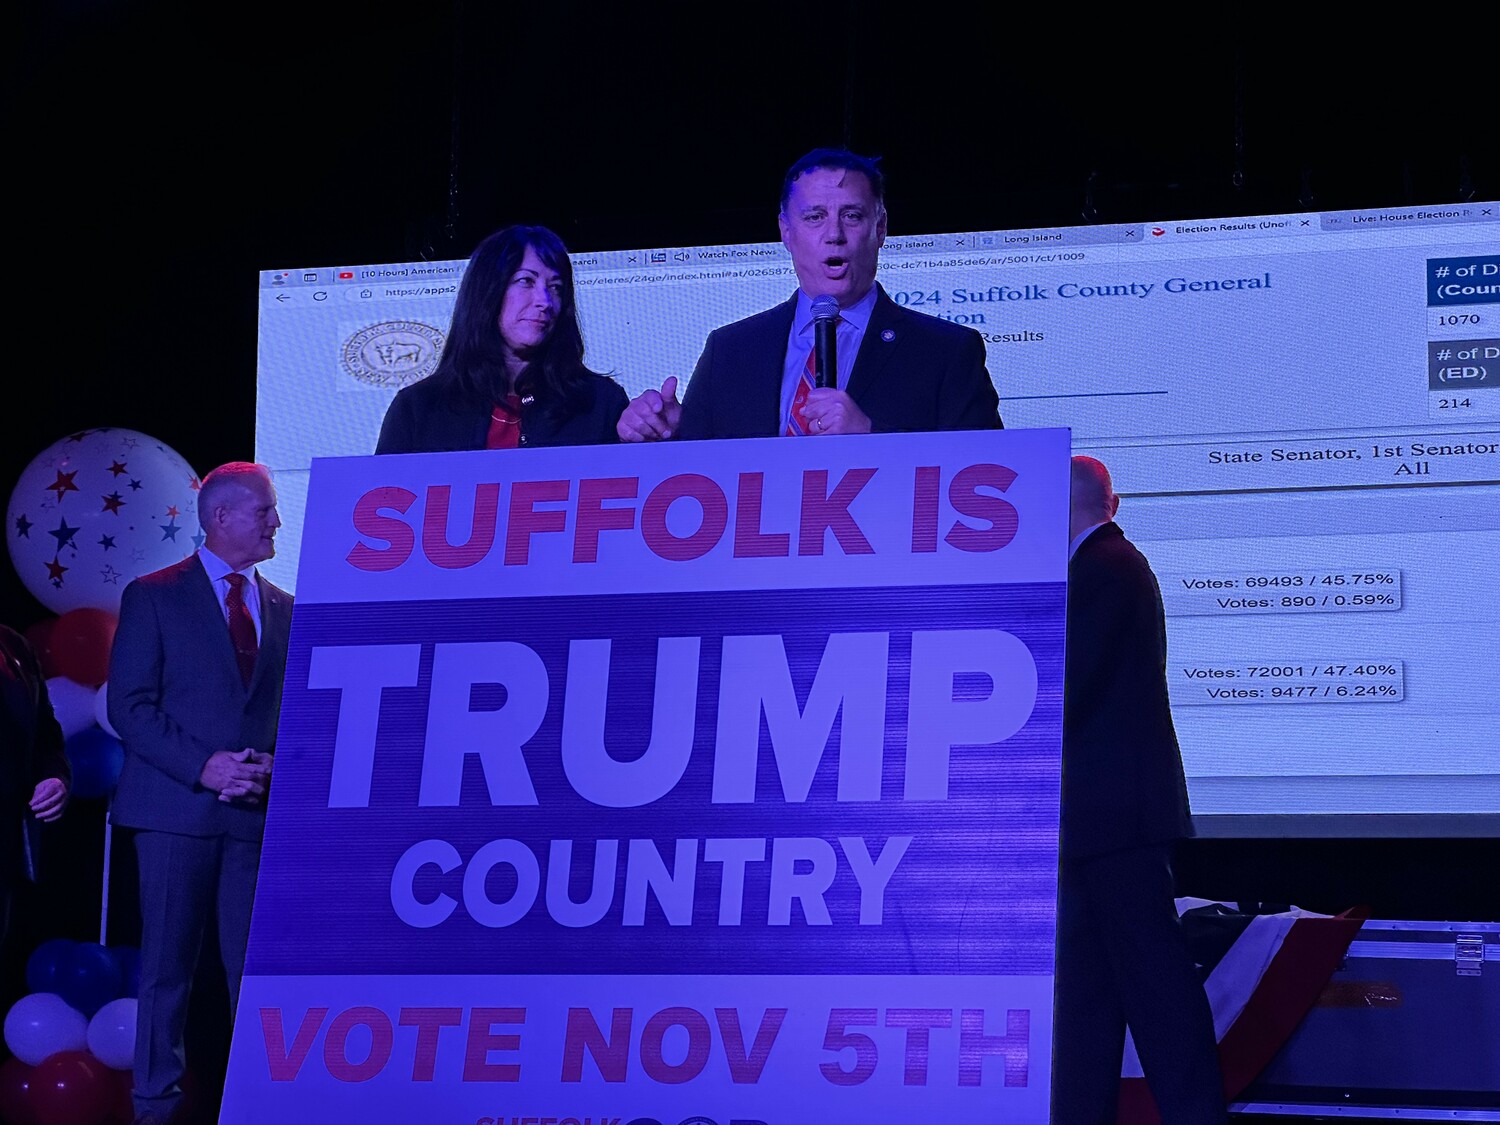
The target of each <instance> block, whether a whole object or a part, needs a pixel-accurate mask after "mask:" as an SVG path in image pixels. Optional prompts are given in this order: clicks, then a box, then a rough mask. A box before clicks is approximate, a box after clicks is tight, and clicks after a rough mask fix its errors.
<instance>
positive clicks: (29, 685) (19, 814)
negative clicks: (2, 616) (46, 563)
mask: <svg viewBox="0 0 1500 1125" xmlns="http://www.w3.org/2000/svg"><path fill="white" fill-rule="evenodd" d="M0 704H3V706H0V884H3V885H6V886H9V885H12V884H13V883H14V882H15V881H16V880H17V879H19V878H21V877H26V878H30V879H35V878H36V877H37V874H38V870H37V865H38V862H39V860H40V853H41V837H42V833H41V823H40V822H39V821H38V820H37V819H36V817H35V816H33V815H32V813H31V810H30V808H28V802H29V801H30V800H31V794H32V793H33V792H34V791H35V790H36V787H37V783H38V782H40V781H43V780H45V779H46V778H49V777H60V778H62V780H63V781H64V782H71V781H72V777H73V771H72V769H71V768H70V767H69V765H68V757H67V754H65V753H64V751H63V732H62V727H61V726H60V725H58V722H57V716H56V715H55V714H53V711H52V700H51V699H50V698H49V697H48V695H47V681H46V677H45V675H44V673H43V672H42V665H41V661H40V660H39V659H38V658H37V655H36V650H35V649H33V648H32V647H31V644H30V642H28V641H27V640H26V638H25V637H24V636H22V635H21V634H20V633H17V632H16V631H15V630H14V629H11V628H10V627H9V626H6V625H0ZM4 925H5V923H4V919H0V932H3V930H4Z"/></svg>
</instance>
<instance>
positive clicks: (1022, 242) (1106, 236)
mask: <svg viewBox="0 0 1500 1125" xmlns="http://www.w3.org/2000/svg"><path fill="white" fill-rule="evenodd" d="M1141 233H1142V231H1141V227H1140V226H1139V225H1138V224H1136V225H1110V226H1098V227H1038V228H1035V229H1032V230H996V231H981V232H980V233H978V234H973V235H969V236H967V237H968V238H969V240H970V241H969V243H968V245H969V246H970V247H971V248H973V249H975V250H1017V249H1025V250H1033V249H1036V248H1037V247H1042V246H1110V245H1117V244H1120V243H1135V242H1140V241H1141Z"/></svg>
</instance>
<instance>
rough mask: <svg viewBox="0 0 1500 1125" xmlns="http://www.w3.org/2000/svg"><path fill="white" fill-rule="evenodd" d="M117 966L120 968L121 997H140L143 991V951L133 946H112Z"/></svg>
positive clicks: (111, 949)
mask: <svg viewBox="0 0 1500 1125" xmlns="http://www.w3.org/2000/svg"><path fill="white" fill-rule="evenodd" d="M109 951H110V953H112V954H114V958H115V964H117V965H119V966H120V988H121V992H120V995H121V996H131V997H134V996H139V995H140V991H141V951H140V950H139V949H137V948H136V947H135V946H133V945H112V946H110V949H109Z"/></svg>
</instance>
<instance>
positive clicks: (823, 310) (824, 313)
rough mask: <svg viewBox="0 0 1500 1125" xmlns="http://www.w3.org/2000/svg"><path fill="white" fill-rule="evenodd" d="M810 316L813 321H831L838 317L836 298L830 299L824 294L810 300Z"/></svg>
mask: <svg viewBox="0 0 1500 1125" xmlns="http://www.w3.org/2000/svg"><path fill="white" fill-rule="evenodd" d="M812 315H813V319H814V320H833V319H834V318H835V317H837V316H838V315H839V302H838V298H837V297H830V296H829V295H828V294H827V293H824V294H823V295H822V296H821V297H814V298H813V300H812Z"/></svg>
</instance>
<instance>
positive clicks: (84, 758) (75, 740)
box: [63, 726, 125, 797]
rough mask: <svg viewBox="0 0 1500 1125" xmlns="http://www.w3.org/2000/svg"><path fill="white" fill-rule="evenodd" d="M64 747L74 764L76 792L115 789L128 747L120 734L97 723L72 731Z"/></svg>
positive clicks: (92, 793)
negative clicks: (116, 735) (119, 737)
mask: <svg viewBox="0 0 1500 1125" xmlns="http://www.w3.org/2000/svg"><path fill="white" fill-rule="evenodd" d="M63 748H64V750H66V751H67V755H68V764H69V765H71V766H72V767H73V796H75V797H107V796H109V795H110V793H111V792H113V791H114V788H115V782H116V781H118V780H119V779H120V767H121V766H123V765H124V764H125V747H123V746H121V745H120V740H119V739H118V738H116V737H115V736H114V735H112V734H110V733H109V731H107V730H105V729H103V728H102V727H97V726H94V727H89V728H87V729H86V730H81V731H79V732H78V733H76V734H73V735H70V736H69V737H68V740H67V741H66V742H65V743H63Z"/></svg>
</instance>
